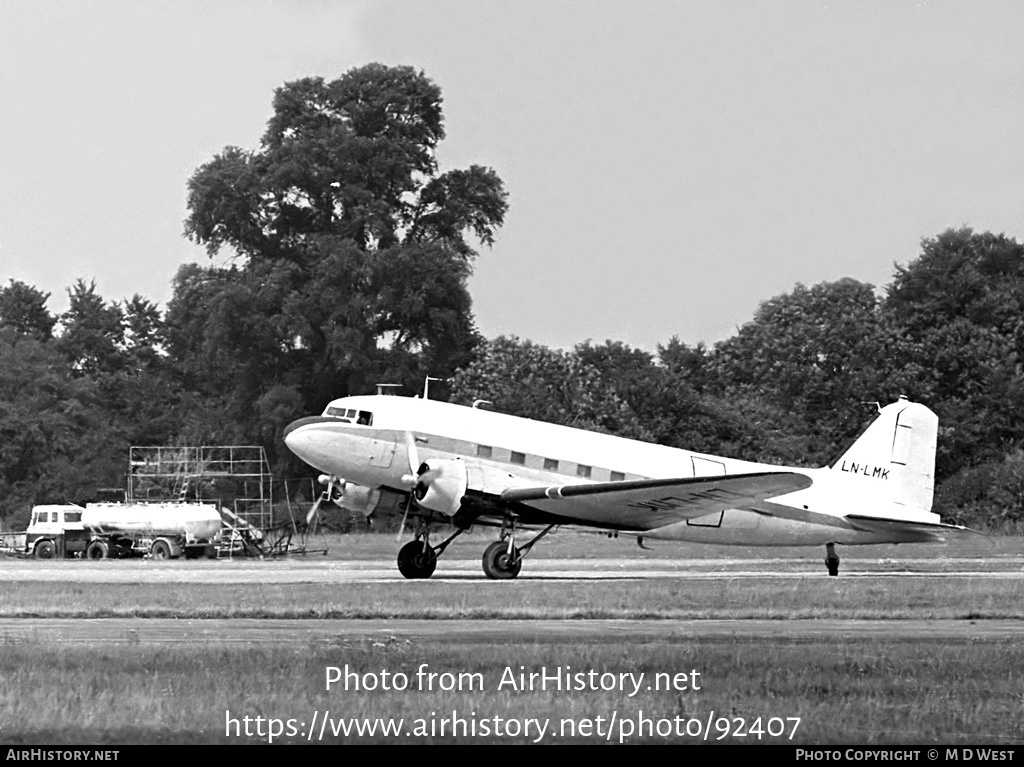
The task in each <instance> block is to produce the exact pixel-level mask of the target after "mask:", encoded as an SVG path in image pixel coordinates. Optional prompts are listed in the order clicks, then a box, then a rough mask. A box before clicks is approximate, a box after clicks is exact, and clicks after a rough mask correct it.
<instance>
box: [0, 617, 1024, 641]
mask: <svg viewBox="0 0 1024 767" xmlns="http://www.w3.org/2000/svg"><path fill="white" fill-rule="evenodd" d="M1022 636H1024V628H1022V626H1021V622H1020V621H1014V620H985V621H968V620H787V621H780V620H652V621H635V620H571V621H562V620H530V621H522V620H516V621H507V620H393V619H389V620H347V619H346V620H319V619H309V620H295V619H266V618H236V619H223V620H222V619H210V620H190V619H189V620H185V619H174V618H154V619H149V618H147V619H140V618H91V619H82V618H77V619H65V618H18V619H15V620H11V621H7V622H5V623H4V624H3V626H0V644H3V643H10V642H18V641H23V642H38V643H42V644H45V645H49V644H55V643H61V644H68V643H70V644H78V643H81V644H92V645H99V644H132V645H136V644H140V645H141V644H145V645H151V644H175V645H177V644H182V643H189V644H201V645H219V644H229V645H239V644H242V645H250V644H252V645H255V644H275V645H288V644H291V645H295V646H300V647H301V646H304V645H307V644H309V643H326V644H341V645H343V644H345V643H351V642H357V641H370V642H374V643H377V642H380V643H385V644H387V643H394V642H413V643H425V644H437V643H444V644H453V643H455V644H459V643H463V642H472V643H481V642H494V643H497V644H505V643H513V644H522V643H524V642H527V643H529V642H537V643H544V644H578V643H579V642H581V641H586V642H608V643H617V642H622V641H627V640H628V641H629V642H630V643H633V644H636V643H650V642H658V643H675V642H687V641H693V640H698V639H699V640H700V641H709V640H713V639H715V638H748V639H758V638H769V637H770V638H773V639H788V640H801V639H802V640H813V639H824V640H843V639H890V640H908V641H936V640H962V641H965V642H969V641H979V640H991V639H1006V638H1017V639H1020V638H1021V637H1022Z"/></svg>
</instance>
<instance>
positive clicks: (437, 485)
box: [414, 459, 468, 517]
mask: <svg viewBox="0 0 1024 767" xmlns="http://www.w3.org/2000/svg"><path fill="white" fill-rule="evenodd" d="M417 475H418V477H419V481H418V482H417V484H416V489H415V490H414V492H415V494H416V502H417V503H418V504H419V505H420V506H422V507H423V508H425V509H430V510H431V511H439V512H441V513H442V514H446V515H448V516H449V517H452V516H455V513H456V512H457V511H458V510H459V507H461V506H462V499H463V498H464V497H465V495H466V487H467V485H468V479H467V476H466V464H465V463H463V462H462V461H451V460H444V459H431V460H429V461H427V462H426V463H424V464H423V465H422V466H420V470H419V472H417Z"/></svg>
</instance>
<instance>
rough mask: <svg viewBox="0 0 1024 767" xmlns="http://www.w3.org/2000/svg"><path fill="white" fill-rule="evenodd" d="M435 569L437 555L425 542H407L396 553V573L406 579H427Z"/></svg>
mask: <svg viewBox="0 0 1024 767" xmlns="http://www.w3.org/2000/svg"><path fill="white" fill-rule="evenodd" d="M435 567H437V554H435V553H434V549H433V548H432V547H431V546H430V544H429V543H427V542H426V541H425V540H415V541H409V542H408V543H407V544H405V545H404V546H403V547H402V548H401V549H400V550H399V552H398V572H400V573H401V574H402V575H404V576H405V577H406V578H409V579H416V578H429V577H430V576H431V575H433V574H434V568H435Z"/></svg>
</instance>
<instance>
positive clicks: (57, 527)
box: [25, 504, 91, 559]
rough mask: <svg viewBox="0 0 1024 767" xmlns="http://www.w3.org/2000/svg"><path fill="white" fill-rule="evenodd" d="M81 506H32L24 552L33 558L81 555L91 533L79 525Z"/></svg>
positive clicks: (80, 521)
mask: <svg viewBox="0 0 1024 767" xmlns="http://www.w3.org/2000/svg"><path fill="white" fill-rule="evenodd" d="M82 511H83V509H82V507H81V506H75V505H73V504H53V505H46V506H35V507H33V509H32V518H31V520H30V522H29V526H28V530H26V531H25V533H26V535H25V552H26V553H27V554H32V555H33V556H34V557H35V558H36V559H57V558H59V559H63V558H65V557H70V556H74V555H75V554H82V553H83V552H84V551H85V547H86V546H87V545H88V544H89V538H90V537H91V534H90V532H89V531H88V530H87V529H86V527H85V525H83V524H82Z"/></svg>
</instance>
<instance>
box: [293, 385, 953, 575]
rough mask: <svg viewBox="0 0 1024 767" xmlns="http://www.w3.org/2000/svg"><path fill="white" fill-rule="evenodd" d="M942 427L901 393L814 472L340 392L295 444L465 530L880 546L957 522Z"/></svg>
mask: <svg viewBox="0 0 1024 767" xmlns="http://www.w3.org/2000/svg"><path fill="white" fill-rule="evenodd" d="M937 423H938V419H937V418H936V417H935V415H934V414H933V413H932V412H931V411H930V410H928V408H926V407H924V406H923V405H920V404H916V403H912V402H909V401H908V400H906V399H905V398H900V400H899V401H898V402H896V403H893V404H891V405H889V406H887V407H885V408H883V409H882V410H881V412H880V415H879V416H878V418H877V419H876V420H875V422H874V423H873V424H872V425H871V426H870V427H869V428H868V429H867V430H866V431H865V432H864V434H863V435H862V436H861V437H860V438H859V439H858V440H857V441H856V442H855V443H854V445H853V446H851V447H850V449H849V450H847V452H846V453H844V454H843V455H842V456H841V457H840V458H839V459H838V460H837V461H836V462H835V463H834V464H832V465H831V466H829V467H824V468H814V469H808V468H795V467H784V466H773V465H767V464H759V463H753V462H750V461H742V460H737V459H732V458H723V457H718V456H712V455H706V454H702V453H694V452H691V451H688V450H681V449H678V448H671V447H665V446H662V445H655V444H651V443H647V442H639V441H636V440H629V439H623V438H621V437H614V436H611V435H607V434H600V433H595V432H589V431H584V430H581V429H574V428H570V427H566V426H558V425H554V424H549V423H543V422H539V421H533V420H529V419H526V418H518V417H515V416H510V415H505V414H502V413H496V412H491V411H488V410H482V409H478V408H469V407H464V406H459V405H452V404H448V403H444V402H437V401H432V400H424V399H417V398H405V397H394V396H379V395H377V396H354V397H344V398H341V399H337V400H334V401H333V402H331V403H330V404H329V405H328V407H327V408H326V409H325V411H324V413H323V414H322V415H320V416H314V417H311V418H304V419H301V420H299V421H296V422H295V423H293V424H292V425H290V426H289V427H288V430H287V431H286V434H285V442H286V443H287V445H288V447H289V448H290V449H291V450H292V451H293V452H294V453H295V454H296V455H298V456H299V457H300V458H302V459H303V460H304V461H306V462H307V463H309V464H310V465H311V466H314V467H315V468H317V469H319V470H320V471H322V472H324V473H325V474H327V475H329V477H330V478H331V482H332V485H334V486H336V487H338V488H345V490H344V492H345V493H346V494H349V493H350V492H351V491H354V490H356V489H357V487H358V489H360V490H362V491H363V493H362V495H360V496H359V497H360V498H366V497H367V492H370V493H372V491H374V490H375V489H378V488H389V489H391V490H395V491H398V492H401V493H410V492H411V491H413V492H415V496H416V498H417V503H416V506H415V507H414V514H415V515H418V516H421V517H434V518H441V519H445V518H452V519H453V521H454V522H456V523H459V524H461V525H464V526H468V525H470V524H474V523H477V522H482V523H492V524H499V523H502V522H504V523H506V524H507V523H512V524H513V525H514V524H517V523H518V524H519V525H521V526H527V527H535V526H538V525H575V526H580V527H586V528H596V529H604V530H616V531H625V532H629V533H634V534H637V535H642V536H643V537H645V538H664V539H673V540H685V541H696V542H703V543H722V544H743V545H819V544H834V543H844V544H867V543H886V542H910V541H924V540H936V539H937V538H938V537H939V535H940V534H941V533H942V532H943V531H944V530H945V529H948V526H946V525H941V524H940V522H939V517H938V515H936V514H933V513H931V505H932V492H933V490H932V488H933V472H934V456H935V443H936V434H937ZM414 488H415V490H414ZM510 551H511V549H510ZM830 551H831V549H830ZM485 569H486V566H485Z"/></svg>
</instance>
